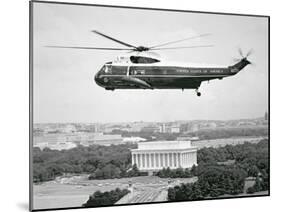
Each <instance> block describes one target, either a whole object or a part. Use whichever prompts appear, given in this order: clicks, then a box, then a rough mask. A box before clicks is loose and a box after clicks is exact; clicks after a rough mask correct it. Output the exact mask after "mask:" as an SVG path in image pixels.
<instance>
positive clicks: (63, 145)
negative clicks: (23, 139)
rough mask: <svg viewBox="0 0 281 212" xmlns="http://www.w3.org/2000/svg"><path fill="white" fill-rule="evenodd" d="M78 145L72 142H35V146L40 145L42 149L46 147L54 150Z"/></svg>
mask: <svg viewBox="0 0 281 212" xmlns="http://www.w3.org/2000/svg"><path fill="white" fill-rule="evenodd" d="M76 146H77V145H76V144H75V143H72V142H58V143H48V142H46V143H38V144H35V145H34V147H39V148H40V149H41V150H43V149H44V148H49V149H53V150H63V149H72V148H74V147H76Z"/></svg>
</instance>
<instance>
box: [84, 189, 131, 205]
mask: <svg viewBox="0 0 281 212" xmlns="http://www.w3.org/2000/svg"><path fill="white" fill-rule="evenodd" d="M129 192H130V191H129V190H128V189H123V190H121V189H119V188H116V189H115V190H111V191H106V192H100V191H96V192H95V193H94V194H93V195H91V196H90V197H89V199H88V200H87V202H86V203H84V204H83V205H82V206H83V207H95V206H106V205H113V204H114V203H116V202H117V201H118V200H120V199H121V198H122V197H123V196H125V195H126V194H128V193H129Z"/></svg>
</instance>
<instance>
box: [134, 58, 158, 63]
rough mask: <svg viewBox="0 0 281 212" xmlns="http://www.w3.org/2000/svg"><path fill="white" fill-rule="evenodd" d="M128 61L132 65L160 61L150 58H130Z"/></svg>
mask: <svg viewBox="0 0 281 212" xmlns="http://www.w3.org/2000/svg"><path fill="white" fill-rule="evenodd" d="M130 60H131V62H132V63H157V62H160V60H157V59H155V58H150V57H141V56H131V57H130Z"/></svg>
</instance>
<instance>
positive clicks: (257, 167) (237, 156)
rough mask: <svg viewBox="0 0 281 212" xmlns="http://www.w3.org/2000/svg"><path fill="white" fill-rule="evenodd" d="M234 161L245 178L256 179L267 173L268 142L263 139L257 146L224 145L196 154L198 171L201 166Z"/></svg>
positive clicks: (251, 144)
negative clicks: (243, 172)
mask: <svg viewBox="0 0 281 212" xmlns="http://www.w3.org/2000/svg"><path fill="white" fill-rule="evenodd" d="M228 160H234V161H235V163H234V164H235V165H236V166H238V167H239V168H242V169H243V170H244V171H246V173H247V176H251V177H256V176H258V174H259V173H260V174H261V175H267V174H268V173H269V166H268V164H269V157H268V140H267V139H264V140H262V141H260V142H259V143H257V144H253V143H247V142H246V143H244V144H239V145H235V146H233V145H226V146H225V147H220V148H213V147H210V148H202V149H200V150H199V151H198V152H197V161H198V164H199V166H198V169H200V168H201V167H202V165H203V164H217V163H218V162H224V161H228Z"/></svg>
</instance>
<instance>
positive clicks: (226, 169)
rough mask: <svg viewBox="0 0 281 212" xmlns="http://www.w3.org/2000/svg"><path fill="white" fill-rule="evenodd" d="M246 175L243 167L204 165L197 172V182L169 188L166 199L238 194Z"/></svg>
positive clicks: (190, 198) (242, 187)
mask: <svg viewBox="0 0 281 212" xmlns="http://www.w3.org/2000/svg"><path fill="white" fill-rule="evenodd" d="M246 176H247V174H246V172H245V171H244V170H243V169H241V168H238V167H235V166H225V165H212V166H206V167H204V171H203V172H201V173H199V175H198V181H197V182H195V183H187V184H181V185H180V186H175V187H174V188H169V189H168V200H169V201H180V200H198V199H203V198H209V197H218V196H221V195H225V194H230V195H235V194H239V193H242V192H243V189H244V184H245V178H246Z"/></svg>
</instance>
